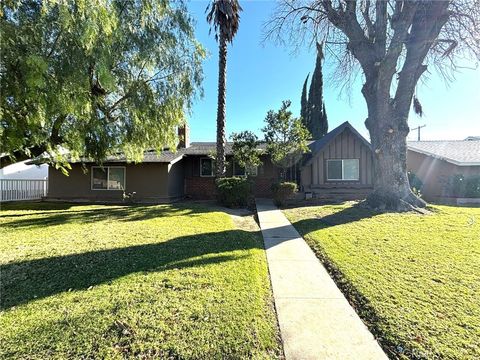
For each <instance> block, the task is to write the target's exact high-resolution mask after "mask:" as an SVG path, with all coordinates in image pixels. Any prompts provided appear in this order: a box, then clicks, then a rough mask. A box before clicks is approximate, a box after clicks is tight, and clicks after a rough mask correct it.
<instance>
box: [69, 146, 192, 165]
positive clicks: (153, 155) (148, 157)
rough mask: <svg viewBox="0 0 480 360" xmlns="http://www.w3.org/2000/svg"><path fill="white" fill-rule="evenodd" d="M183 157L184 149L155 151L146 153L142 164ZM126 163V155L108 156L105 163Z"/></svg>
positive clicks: (85, 160)
mask: <svg viewBox="0 0 480 360" xmlns="http://www.w3.org/2000/svg"><path fill="white" fill-rule="evenodd" d="M183 156H184V149H179V150H178V151H177V152H175V153H174V152H172V151H169V150H165V151H162V152H161V153H160V154H157V152H156V151H153V150H152V151H145V153H144V155H143V160H142V162H147V163H149V162H150V163H152V162H153V163H171V162H174V161H175V160H177V159H180V158H182V157H183ZM126 161H127V159H126V157H125V154H117V155H110V156H107V158H106V159H105V162H109V163H112V162H113V163H115V162H126ZM73 162H93V160H91V159H85V158H83V159H80V160H78V161H72V163H73Z"/></svg>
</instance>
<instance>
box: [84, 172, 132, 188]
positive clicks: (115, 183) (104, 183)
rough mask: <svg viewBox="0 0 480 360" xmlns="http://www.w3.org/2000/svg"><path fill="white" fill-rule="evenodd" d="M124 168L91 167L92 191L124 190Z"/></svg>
mask: <svg viewBox="0 0 480 360" xmlns="http://www.w3.org/2000/svg"><path fill="white" fill-rule="evenodd" d="M124 189H125V168H124V167H120V166H104V167H100V166H94V167H92V190H124Z"/></svg>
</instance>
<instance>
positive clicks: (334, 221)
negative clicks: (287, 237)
mask: <svg viewBox="0 0 480 360" xmlns="http://www.w3.org/2000/svg"><path fill="white" fill-rule="evenodd" d="M381 214H382V212H379V211H374V210H371V209H367V208H365V207H362V205H361V204H355V205H353V206H349V207H346V208H344V209H342V210H340V211H337V212H334V213H332V214H328V215H325V216H317V217H315V218H307V219H302V220H299V221H296V222H294V223H293V224H292V225H293V226H294V227H295V228H296V229H297V231H298V232H299V233H300V234H301V235H302V237H305V236H306V235H308V234H309V233H311V232H314V231H317V230H320V229H326V228H330V227H333V226H338V225H344V224H349V223H353V222H356V221H360V220H363V219H370V218H373V217H375V216H377V215H381ZM307 242H308V243H309V245H310V246H311V248H312V250H313V252H314V253H315V254H316V256H317V257H318V259H320V261H321V262H322V263H323V265H324V266H325V268H326V269H327V272H328V273H329V274H330V276H331V277H332V279H333V280H334V281H335V283H336V284H337V286H338V287H339V289H340V290H341V291H342V293H343V294H344V295H345V297H346V298H347V300H348V302H349V303H350V304H351V305H352V307H353V308H354V309H355V310H356V312H357V313H358V315H359V316H360V317H361V319H362V320H363V322H364V323H365V324H366V325H367V327H368V329H369V330H370V331H371V332H372V333H373V335H374V336H375V338H376V339H377V340H378V342H379V344H380V345H381V347H382V348H383V350H384V351H385V352H386V353H387V354H389V356H390V357H392V358H399V357H400V353H399V352H398V348H400V347H403V348H404V349H407V350H408V351H409V349H408V347H407V345H406V344H404V343H402V342H401V341H400V340H399V339H396V341H393V340H390V339H388V336H386V334H385V333H384V332H383V330H382V329H383V327H382V324H384V323H385V319H383V318H382V317H381V316H380V315H379V314H378V312H377V311H376V309H375V308H374V307H373V305H372V304H371V302H370V300H369V299H368V298H366V297H365V296H364V295H363V294H362V293H361V292H359V291H358V290H357V288H356V287H355V284H353V283H352V282H351V281H350V280H349V279H348V278H346V277H345V276H344V274H343V272H342V270H341V269H340V268H339V267H338V266H337V264H336V263H335V262H334V261H332V260H331V259H330V258H329V257H328V256H327V255H326V253H325V252H324V250H323V249H322V247H321V246H320V245H319V244H318V243H316V242H315V241H313V240H310V239H307Z"/></svg>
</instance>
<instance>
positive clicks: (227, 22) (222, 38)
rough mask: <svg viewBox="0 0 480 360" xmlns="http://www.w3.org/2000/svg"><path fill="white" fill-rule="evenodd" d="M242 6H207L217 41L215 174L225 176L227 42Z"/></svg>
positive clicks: (218, 0) (232, 1)
mask: <svg viewBox="0 0 480 360" xmlns="http://www.w3.org/2000/svg"><path fill="white" fill-rule="evenodd" d="M240 11H242V7H241V6H240V4H239V3H238V1H237V0H213V1H212V2H211V3H210V4H209V5H208V7H207V12H208V14H207V21H208V23H210V24H211V25H212V27H213V29H214V31H215V39H216V40H217V41H218V104H217V162H216V165H217V166H216V176H217V177H222V176H225V146H226V143H227V140H226V136H225V127H226V92H227V44H228V43H231V42H232V41H233V38H234V37H235V35H236V34H237V31H238V27H239V25H240Z"/></svg>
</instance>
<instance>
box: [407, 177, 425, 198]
mask: <svg viewBox="0 0 480 360" xmlns="http://www.w3.org/2000/svg"><path fill="white" fill-rule="evenodd" d="M407 175H408V182H409V183H410V188H411V189H412V192H413V193H414V194H415V195H417V196H418V197H421V196H422V187H423V182H422V180H420V178H419V177H418V176H417V175H416V174H415V173H414V172H412V171H409V172H408V173H407Z"/></svg>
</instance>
